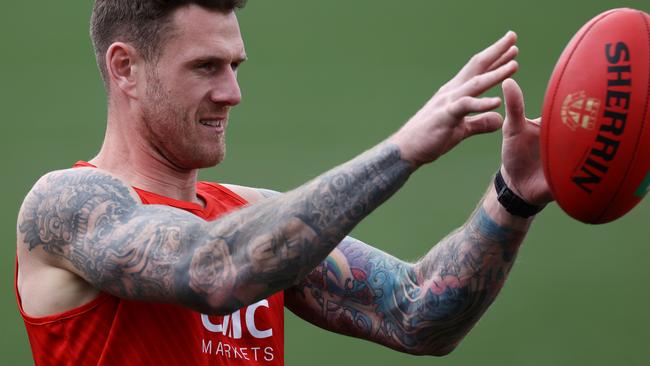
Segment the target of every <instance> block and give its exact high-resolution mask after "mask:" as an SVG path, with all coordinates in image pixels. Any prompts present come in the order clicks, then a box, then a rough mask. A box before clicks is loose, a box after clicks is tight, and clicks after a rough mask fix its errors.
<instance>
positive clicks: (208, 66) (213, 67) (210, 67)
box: [197, 62, 218, 72]
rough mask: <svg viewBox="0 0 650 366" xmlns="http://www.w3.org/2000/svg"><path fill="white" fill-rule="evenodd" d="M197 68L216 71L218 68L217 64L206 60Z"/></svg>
mask: <svg viewBox="0 0 650 366" xmlns="http://www.w3.org/2000/svg"><path fill="white" fill-rule="evenodd" d="M197 68H198V69H200V70H203V71H206V72H215V71H217V69H218V67H217V65H215V64H214V63H212V62H204V63H202V64H199V65H198V67H197Z"/></svg>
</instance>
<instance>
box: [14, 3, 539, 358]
mask: <svg viewBox="0 0 650 366" xmlns="http://www.w3.org/2000/svg"><path fill="white" fill-rule="evenodd" d="M241 6H243V1H237V0H230V1H229V0H212V1H210V0H202V1H200V0H195V1H190V0H186V1H180V0H177V1H159V0H158V1H155V0H138V1H133V0H97V1H96V2H95V6H94V9H93V16H92V20H91V23H92V25H91V31H92V39H93V44H94V46H95V51H96V56H97V62H98V65H99V68H100V71H101V74H102V77H103V80H104V82H105V85H106V90H107V94H108V122H107V130H106V136H105V139H104V144H103V146H102V148H101V150H100V152H99V154H98V155H97V156H96V157H95V158H93V159H92V160H91V161H90V162H88V163H85V162H80V163H78V164H76V167H75V168H73V169H66V170H61V171H56V172H52V173H49V174H47V175H45V176H44V177H43V178H41V179H40V180H39V181H38V182H37V183H36V184H35V186H34V187H33V189H32V190H31V191H30V193H29V194H28V195H27V197H26V198H25V201H24V203H23V205H22V207H21V210H20V213H19V217H18V231H17V236H18V237H17V262H18V268H17V276H16V277H17V278H16V287H17V295H18V300H19V305H20V309H21V314H22V316H23V318H24V320H25V325H26V327H27V331H28V335H29V338H30V343H31V345H32V352H33V355H34V359H35V362H36V363H37V364H74V365H81V364H83V365H87V364H99V365H130V364H133V365H143V364H165V365H190V364H192V365H194V364H198V365H207V364H225V365H257V364H260V365H280V364H283V360H284V350H283V320H282V311H283V308H282V306H283V304H284V305H286V306H287V307H288V308H289V309H290V310H292V311H293V312H294V313H296V314H298V315H299V316H301V317H303V318H304V319H306V320H308V321H310V322H312V323H315V324H317V325H319V326H321V327H324V328H326V329H330V330H332V331H336V332H339V333H343V334H348V335H352V336H355V337H360V338H364V339H368V340H370V341H373V342H377V343H380V344H383V345H386V346H388V347H391V348H394V349H396V350H399V351H402V352H408V353H412V354H430V355H444V354H447V353H449V352H450V351H451V350H453V349H454V347H455V346H456V345H457V344H458V343H459V342H460V340H461V339H462V338H463V337H464V335H465V334H466V333H467V332H468V331H469V330H470V328H471V327H472V326H473V324H475V322H476V321H477V320H478V318H479V317H480V316H481V315H482V314H483V312H484V311H485V310H486V309H487V307H488V306H489V305H490V304H491V302H492V301H493V299H494V298H495V296H496V295H497V294H498V291H499V290H500V288H501V287H502V285H503V283H504V281H505V279H506V277H507V274H508V272H509V270H510V268H511V266H512V264H513V261H514V257H515V255H516V253H517V249H518V247H519V245H520V244H521V242H522V240H523V238H524V236H525V233H526V231H527V230H528V227H529V226H530V224H531V221H532V217H533V216H534V214H535V213H536V212H538V211H539V210H540V209H541V208H542V207H543V206H544V205H545V204H546V203H548V202H549V201H550V200H551V195H550V193H549V189H548V186H547V184H546V182H545V180H544V177H543V174H542V171H541V167H540V162H539V156H538V155H537V151H538V135H539V131H538V122H539V121H529V120H526V119H525V117H524V111H523V96H522V94H521V91H520V90H519V88H518V87H517V85H516V84H515V82H514V81H512V80H510V79H507V78H509V77H510V76H511V75H513V74H514V73H515V71H516V70H517V67H518V65H517V63H516V62H515V61H514V60H513V59H514V57H515V56H516V54H517V48H516V46H515V43H516V36H515V34H514V33H512V32H508V33H507V34H506V35H505V36H504V37H503V38H501V39H500V40H498V41H497V42H496V43H494V44H493V45H491V46H490V47H488V48H487V49H485V50H484V51H482V52H480V53H479V54H477V55H476V56H474V57H473V58H472V59H471V60H470V61H469V62H468V64H467V65H465V67H463V69H462V70H461V71H460V72H459V73H458V75H456V76H455V77H454V78H453V79H452V80H451V81H449V82H448V83H447V84H445V85H444V86H443V87H442V88H440V90H439V91H438V92H437V93H436V94H435V95H434V96H433V97H432V98H431V100H430V101H429V102H428V103H426V105H425V106H424V107H423V108H422V109H421V110H420V111H418V112H417V113H416V114H415V115H414V116H413V117H412V118H411V119H410V120H409V121H408V122H407V123H406V124H404V126H402V128H401V129H399V131H397V132H396V133H394V134H393V135H392V136H390V137H389V138H387V139H386V140H385V141H383V142H381V143H380V144H378V145H377V146H376V147H374V148H372V149H370V150H369V151H367V152H365V153H364V154H362V155H360V156H358V157H356V158H355V159H353V160H351V161H350V162H348V163H345V164H343V165H341V166H339V167H336V168H334V169H332V170H331V171H329V172H326V173H324V174H323V175H321V176H319V177H317V178H316V179H314V180H312V181H310V182H308V183H306V184H304V185H303V186H301V187H299V188H297V189H295V190H293V191H290V192H287V193H285V194H279V193H273V192H269V191H265V190H260V189H254V188H250V187H243V186H236V185H228V186H223V185H218V184H212V183H204V182H199V183H197V173H198V169H200V168H205V167H210V166H214V165H216V164H218V163H219V162H221V161H222V159H223V157H224V153H225V130H226V128H227V124H228V113H229V110H230V108H232V107H234V106H236V105H237V104H238V103H239V101H240V99H241V94H240V90H239V86H238V83H237V78H236V77H237V67H238V66H239V65H240V64H241V63H242V62H243V61H244V60H245V59H246V54H245V49H244V45H243V41H242V39H241V35H240V32H239V26H238V23H237V18H236V16H235V13H234V9H236V8H237V7H241ZM504 80H505V81H504ZM501 82H503V89H504V95H505V100H506V104H507V113H508V116H507V118H506V121H505V124H504V126H503V130H504V141H503V152H502V157H503V164H502V166H501V168H500V169H499V174H498V175H497V180H496V186H498V190H497V188H495V185H493V184H490V185H489V188H488V190H487V192H486V194H485V196H484V198H483V199H482V200H481V202H480V203H479V205H478V207H477V209H476V211H475V212H474V213H473V214H472V216H471V217H470V218H469V219H468V221H467V223H466V224H465V225H463V226H462V227H461V228H459V229H458V230H456V231H455V232H453V233H451V234H450V235H449V236H448V237H447V238H445V239H443V240H442V241H441V242H440V243H438V244H437V245H436V246H435V247H434V248H433V249H431V250H430V251H429V253H427V254H426V255H425V256H424V257H423V258H422V259H421V260H420V261H418V262H417V263H406V262H403V261H400V260H398V259H396V258H394V257H392V256H390V255H388V254H386V253H383V252H381V251H379V250H377V249H375V248H373V247H372V246H370V245H367V244H364V243H362V242H360V241H358V240H356V239H353V238H350V237H346V234H347V233H349V232H350V231H351V230H352V229H353V227H354V226H355V225H356V224H357V223H359V222H360V221H361V220H362V219H363V218H364V217H365V216H366V215H368V214H369V213H370V212H371V211H372V210H374V209H375V208H376V207H378V206H379V205H380V204H381V203H382V202H384V201H385V200H386V199H388V198H389V197H390V196H391V195H392V194H393V193H394V192H395V191H397V190H398V189H399V188H400V187H401V186H402V184H404V182H405V181H406V180H407V179H408V177H409V176H410V174H411V173H412V172H413V171H415V170H416V169H418V168H419V167H421V166H423V165H425V164H428V163H431V162H433V161H435V160H436V159H437V158H438V157H440V156H441V155H442V154H444V153H446V152H447V151H449V150H450V149H452V148H453V147H454V146H455V145H457V144H458V143H459V142H460V141H462V140H463V139H465V138H467V137H469V136H471V135H474V134H479V133H486V132H492V131H495V130H497V129H499V128H500V127H501V125H502V118H501V116H500V115H499V114H497V113H495V112H491V110H493V109H494V108H496V107H498V106H499V105H500V102H501V101H500V99H499V98H481V97H479V95H481V94H482V93H483V92H484V91H486V90H488V89H490V88H492V87H493V86H495V85H498V84H499V83H501ZM242 206H244V207H242Z"/></svg>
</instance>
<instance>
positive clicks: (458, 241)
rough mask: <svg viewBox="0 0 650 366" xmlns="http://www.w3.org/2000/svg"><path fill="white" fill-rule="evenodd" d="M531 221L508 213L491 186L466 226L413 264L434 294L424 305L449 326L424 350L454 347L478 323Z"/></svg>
mask: <svg viewBox="0 0 650 366" xmlns="http://www.w3.org/2000/svg"><path fill="white" fill-rule="evenodd" d="M531 222H532V218H530V219H523V218H520V217H516V216H512V215H510V214H509V213H508V212H507V211H506V210H505V209H504V208H503V207H502V206H501V205H500V204H499V202H498V201H497V199H496V192H495V190H494V187H493V186H492V185H490V187H489V189H488V191H487V193H486V194H485V196H484V197H483V199H482V201H481V203H480V204H479V205H478V207H477V209H476V210H475V211H474V213H473V214H472V215H471V217H470V218H469V220H468V221H467V222H466V223H465V225H463V226H462V227H460V228H459V229H458V230H456V231H455V232H453V233H452V234H450V235H449V236H448V237H446V238H445V239H443V240H442V241H441V242H440V243H439V244H437V245H436V246H435V247H434V248H433V249H432V250H431V251H430V252H429V253H428V254H427V255H426V256H425V257H424V258H423V259H421V260H420V261H419V262H418V263H416V264H415V265H414V268H413V269H414V271H415V273H416V276H417V278H418V283H419V285H420V287H421V288H422V289H423V290H424V292H427V293H430V294H431V295H432V296H430V297H429V301H427V302H426V304H425V306H424V309H427V311H430V312H431V314H436V317H437V318H438V320H439V321H441V322H442V323H444V324H447V326H446V329H438V330H437V332H438V333H440V332H442V333H443V334H446V335H447V336H446V337H441V338H439V337H436V336H435V335H433V334H432V336H431V338H430V340H425V341H424V344H422V346H423V347H424V348H425V349H426V348H431V349H438V350H442V351H443V352H442V353H445V352H447V351H451V350H452V349H453V348H454V347H455V346H456V345H457V344H458V343H459V342H460V340H461V339H462V338H463V337H464V336H465V334H467V332H468V331H469V330H470V329H471V328H472V326H473V325H474V324H475V323H476V322H477V321H478V319H479V318H480V316H481V315H482V314H483V313H484V312H485V310H487V308H488V307H489V306H490V304H491V303H492V302H493V300H494V299H495V297H496V296H497V294H498V293H499V291H500V290H501V288H502V287H503V284H504V282H505V280H506V278H507V276H508V274H509V272H510V269H511V268H512V266H513V264H514V260H515V257H516V255H517V252H518V249H519V247H520V245H521V243H522V241H523V239H524V237H525V235H526V232H527V231H528V228H529V226H530V224H531ZM440 303H444V304H446V306H445V311H444V312H442V313H441V312H440V311H439V309H436V307H437V306H439V304H440ZM427 311H423V314H422V318H423V320H424V319H426V318H427ZM421 324H422V327H421V328H420V329H419V331H420V332H421V334H426V333H427V332H428V331H429V330H428V329H427V327H426V324H427V322H426V321H423V322H421ZM415 327H416V328H417V327H418V325H417V324H416V325H415ZM438 340H439V341H438ZM431 341H432V343H431V344H428V343H430V342H431Z"/></svg>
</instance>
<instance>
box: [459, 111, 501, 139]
mask: <svg viewBox="0 0 650 366" xmlns="http://www.w3.org/2000/svg"><path fill="white" fill-rule="evenodd" d="M464 122H465V123H464V127H465V131H466V136H472V135H477V134H482V133H489V132H494V131H496V130H498V129H500V128H501V126H502V125H503V117H502V116H501V115H500V114H499V113H497V112H485V113H481V114H477V115H475V116H469V117H465V121H464Z"/></svg>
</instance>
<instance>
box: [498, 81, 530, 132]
mask: <svg viewBox="0 0 650 366" xmlns="http://www.w3.org/2000/svg"><path fill="white" fill-rule="evenodd" d="M502 88H503V99H504V100H505V103H506V123H505V126H504V127H503V134H504V135H506V136H512V135H515V134H517V133H519V132H521V131H522V130H523V129H524V126H525V123H526V117H525V107H524V95H523V93H522V92H521V88H519V85H518V84H517V82H516V81H514V80H513V79H508V80H506V81H504V82H503V84H502Z"/></svg>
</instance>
